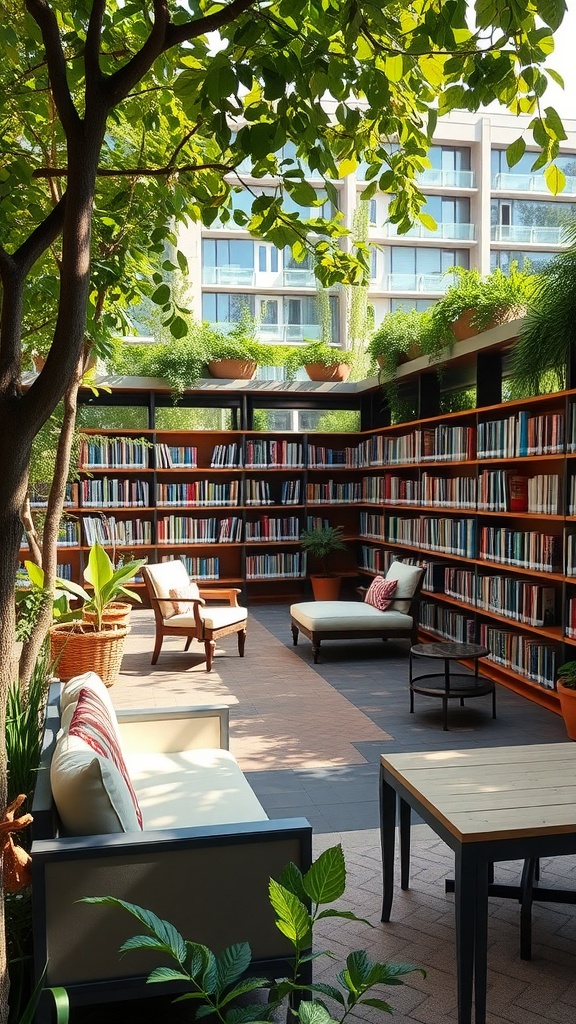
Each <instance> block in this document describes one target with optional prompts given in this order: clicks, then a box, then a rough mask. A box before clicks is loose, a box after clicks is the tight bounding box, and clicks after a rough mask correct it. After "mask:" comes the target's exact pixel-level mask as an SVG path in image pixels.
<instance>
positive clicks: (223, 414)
mask: <svg viewBox="0 0 576 1024" xmlns="http://www.w3.org/2000/svg"><path fill="white" fill-rule="evenodd" d="M154 422H155V425H156V429H157V430H233V429H234V425H233V423H232V410H231V409H230V407H228V408H227V409H196V408H193V409H188V408H187V407H186V406H182V405H177V406H174V405H171V406H167V407H166V408H164V407H163V406H156V409H155V411H154Z"/></svg>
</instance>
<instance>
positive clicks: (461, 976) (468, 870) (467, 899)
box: [454, 845, 482, 1024]
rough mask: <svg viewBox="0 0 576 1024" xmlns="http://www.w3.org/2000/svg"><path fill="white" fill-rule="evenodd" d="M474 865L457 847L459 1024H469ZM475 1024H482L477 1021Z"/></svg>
mask: <svg viewBox="0 0 576 1024" xmlns="http://www.w3.org/2000/svg"><path fill="white" fill-rule="evenodd" d="M476 876H477V870H476V862H475V858H474V857H469V856H468V853H467V851H465V850H464V849H463V847H462V845H460V846H459V847H458V849H457V850H456V858H455V887H454V888H455V900H454V910H455V917H456V972H457V989H458V1024H472V991H473V983H474V948H475V935H476V906H477V905H476ZM476 1024H482V1022H480V1021H479V1020H477V1021H476Z"/></svg>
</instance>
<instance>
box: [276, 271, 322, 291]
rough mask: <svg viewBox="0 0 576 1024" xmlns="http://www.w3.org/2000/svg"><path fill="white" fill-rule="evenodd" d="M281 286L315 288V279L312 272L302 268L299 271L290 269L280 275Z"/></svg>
mask: <svg viewBox="0 0 576 1024" xmlns="http://www.w3.org/2000/svg"><path fill="white" fill-rule="evenodd" d="M282 284H283V286H284V288H315V287H316V277H315V275H314V272H313V271H312V270H308V269H306V268H302V269H301V270H299V269H295V268H293V267H291V268H290V269H289V270H284V271H283V273H282Z"/></svg>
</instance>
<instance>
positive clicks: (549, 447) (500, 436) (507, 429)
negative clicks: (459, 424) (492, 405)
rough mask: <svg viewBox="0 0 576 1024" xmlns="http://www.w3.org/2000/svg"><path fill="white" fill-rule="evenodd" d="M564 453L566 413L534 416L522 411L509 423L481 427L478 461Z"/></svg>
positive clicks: (499, 421) (489, 421)
mask: <svg viewBox="0 0 576 1024" xmlns="http://www.w3.org/2000/svg"><path fill="white" fill-rule="evenodd" d="M563 451H564V415H563V413H543V414H540V415H536V416H534V415H530V413H529V412H528V411H527V410H520V412H517V413H514V414H513V415H511V416H507V417H506V418H505V419H499V420H488V421H487V422H485V423H479V424H478V458H479V459H483V458H489V459H509V458H518V457H520V458H522V457H524V456H527V455H555V454H557V453H561V452H563Z"/></svg>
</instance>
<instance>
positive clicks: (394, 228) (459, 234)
mask: <svg viewBox="0 0 576 1024" xmlns="http://www.w3.org/2000/svg"><path fill="white" fill-rule="evenodd" d="M384 230H385V232H386V234H387V236H388V237H389V238H396V237H400V238H449V239H451V240H452V241H454V240H458V241H460V242H462V241H464V242H472V241H474V237H475V225H474V224H448V223H446V224H438V226H437V227H436V229H435V230H434V231H433V230H432V228H427V227H424V225H423V224H413V225H412V227H411V228H410V229H409V230H408V231H406V232H404V233H403V234H402V235H398V225H397V224H385V225H384Z"/></svg>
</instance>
